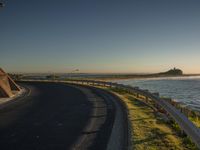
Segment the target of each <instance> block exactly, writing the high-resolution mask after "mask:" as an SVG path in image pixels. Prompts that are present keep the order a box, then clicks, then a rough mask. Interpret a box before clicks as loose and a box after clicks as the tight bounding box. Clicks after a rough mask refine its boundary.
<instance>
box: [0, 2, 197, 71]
mask: <svg viewBox="0 0 200 150" xmlns="http://www.w3.org/2000/svg"><path fill="white" fill-rule="evenodd" d="M0 1H1V0H0ZM199 8H200V1H199V0H121V1H118V0H17V1H14V0H7V1H6V5H5V7H4V8H0V67H2V68H3V69H5V70H6V71H8V72H30V73H34V72H36V73H39V72H42V73H46V72H63V73H69V72H71V71H73V70H74V69H79V72H83V73H154V72H162V71H166V70H169V69H171V68H173V67H177V68H180V69H182V70H183V71H184V73H200V68H199V66H200V59H199V56H200V9H199Z"/></svg>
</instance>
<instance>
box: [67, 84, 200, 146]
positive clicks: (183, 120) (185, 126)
mask: <svg viewBox="0 0 200 150" xmlns="http://www.w3.org/2000/svg"><path fill="white" fill-rule="evenodd" d="M65 82H69V83H78V84H88V85H97V86H98V85H99V86H106V87H115V88H119V89H123V90H126V91H128V92H129V93H131V94H134V95H136V96H143V97H145V98H146V100H148V99H151V100H152V101H154V102H155V103H156V104H157V105H159V106H160V107H162V108H163V109H164V110H165V111H166V112H167V113H168V114H169V115H170V116H171V117H172V118H173V119H174V120H175V121H176V123H177V124H178V125H179V126H180V128H181V129H182V130H183V131H184V132H185V133H186V134H187V135H188V136H189V137H190V138H191V140H192V141H193V142H194V143H195V144H196V146H197V147H198V148H200V129H199V128H198V127H197V126H195V125H194V124H193V123H192V122H191V121H190V120H189V119H188V118H187V117H186V116H185V115H184V114H183V113H181V111H180V110H178V109H177V108H176V107H174V106H173V105H171V104H170V103H169V102H168V101H166V100H164V99H163V98H161V97H159V93H150V92H149V91H148V90H141V89H139V88H138V87H131V86H128V85H123V84H118V83H112V82H104V81H91V80H70V81H65Z"/></svg>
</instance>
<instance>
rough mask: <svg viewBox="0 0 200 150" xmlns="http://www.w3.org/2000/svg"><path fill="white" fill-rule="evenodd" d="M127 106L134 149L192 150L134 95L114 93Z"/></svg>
mask: <svg viewBox="0 0 200 150" xmlns="http://www.w3.org/2000/svg"><path fill="white" fill-rule="evenodd" d="M114 93H115V94H116V95H118V96H119V97H120V98H121V99H122V100H123V101H124V102H125V104H126V105H127V108H128V110H129V116H128V117H129V119H130V123H131V127H132V132H131V134H132V141H131V142H132V148H133V149H135V150H158V149H159V150H189V149H190V150H191V149H196V148H194V147H188V145H187V144H185V143H184V138H183V137H181V136H179V135H178V134H177V132H176V131H175V130H174V129H173V128H172V127H171V126H170V125H169V124H167V123H166V122H164V120H163V119H162V118H161V117H159V116H158V115H156V113H155V112H154V111H153V110H152V109H151V108H150V107H149V106H147V105H146V104H144V103H143V102H141V101H139V100H137V99H135V98H134V97H133V96H132V95H130V94H127V93H125V92H124V93H123V92H120V94H119V92H114Z"/></svg>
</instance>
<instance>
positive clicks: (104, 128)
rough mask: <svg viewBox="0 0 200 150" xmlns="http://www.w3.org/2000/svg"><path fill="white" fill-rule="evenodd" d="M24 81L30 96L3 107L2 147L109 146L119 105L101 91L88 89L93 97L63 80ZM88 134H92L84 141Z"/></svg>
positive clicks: (28, 149)
mask: <svg viewBox="0 0 200 150" xmlns="http://www.w3.org/2000/svg"><path fill="white" fill-rule="evenodd" d="M21 85H23V86H25V87H27V88H28V89H30V92H29V93H28V96H26V97H25V98H21V99H19V100H17V101H15V102H14V103H12V104H10V105H9V106H7V107H5V108H3V109H1V110H0V149H2V150H68V149H76V148H74V144H75V145H76V144H77V145H79V148H78V149H81V146H82V145H83V144H84V145H85V146H86V145H87V149H95V150H98V149H99V150H104V149H106V147H107V144H108V140H109V137H110V134H111V131H112V127H113V122H114V118H115V107H114V106H113V104H112V102H108V101H106V100H105V99H103V98H101V97H100V96H99V95H98V93H97V92H98V91H95V90H94V89H93V90H92V89H89V90H88V91H89V92H90V95H91V94H92V95H93V99H91V98H88V95H87V94H85V93H84V92H83V91H81V90H80V89H78V88H75V87H73V86H67V85H64V84H61V83H39V82H35V83H34V82H32V83H31V82H30V83H23V84H22V83H21ZM94 113H95V115H94ZM92 119H93V120H92ZM88 126H90V127H88ZM87 129H88V131H85V130H87ZM91 129H95V130H93V131H91ZM84 137H90V138H88V139H87V140H85V141H84V142H83V140H82V143H81V142H80V141H81V140H80V139H81V138H82V139H83V138H84ZM81 144H82V145H81ZM83 149H84V148H83Z"/></svg>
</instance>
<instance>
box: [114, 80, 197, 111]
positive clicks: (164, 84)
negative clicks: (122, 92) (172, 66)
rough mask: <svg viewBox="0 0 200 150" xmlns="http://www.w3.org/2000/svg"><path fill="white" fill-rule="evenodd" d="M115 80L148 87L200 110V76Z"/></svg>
mask: <svg viewBox="0 0 200 150" xmlns="http://www.w3.org/2000/svg"><path fill="white" fill-rule="evenodd" d="M115 82H118V83H122V84H126V85H131V86H138V87H140V88H141V89H148V90H149V91H151V92H159V93H160V95H161V96H165V97H171V98H173V99H175V100H176V101H179V102H183V103H184V104H186V105H188V106H190V107H192V108H193V109H196V110H199V111H200V76H196V77H171V78H154V79H138V80H135V79H128V80H117V81H115Z"/></svg>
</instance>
